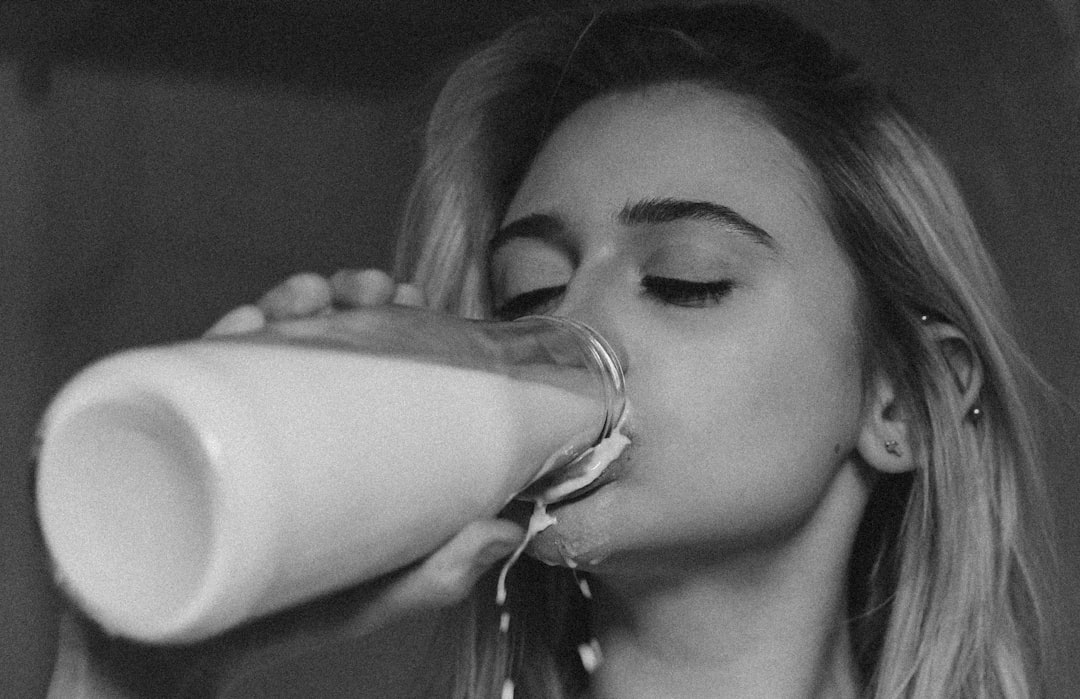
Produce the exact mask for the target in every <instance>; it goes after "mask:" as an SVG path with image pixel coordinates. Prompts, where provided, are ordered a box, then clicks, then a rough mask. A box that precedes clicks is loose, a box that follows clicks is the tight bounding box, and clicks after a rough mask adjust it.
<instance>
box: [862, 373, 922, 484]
mask: <svg viewBox="0 0 1080 699" xmlns="http://www.w3.org/2000/svg"><path fill="white" fill-rule="evenodd" d="M856 448H857V449H858V452H859V455H860V456H861V457H862V459H863V461H865V462H866V463H867V464H869V465H870V466H871V467H872V468H874V469H875V470H877V471H881V472H883V473H902V472H904V471H910V470H911V469H913V468H914V467H915V459H914V458H913V455H912V449H911V441H910V434H909V430H908V424H907V420H906V416H905V415H904V414H903V410H901V408H900V406H899V405H898V404H897V401H896V391H895V390H894V388H893V385H892V381H891V380H889V379H888V377H885V376H883V375H880V374H879V375H878V376H876V377H874V382H873V385H872V387H871V390H870V392H869V394H868V395H867V397H866V404H865V408H864V413H863V418H862V427H861V429H860V431H859V439H858V443H857V445H856Z"/></svg>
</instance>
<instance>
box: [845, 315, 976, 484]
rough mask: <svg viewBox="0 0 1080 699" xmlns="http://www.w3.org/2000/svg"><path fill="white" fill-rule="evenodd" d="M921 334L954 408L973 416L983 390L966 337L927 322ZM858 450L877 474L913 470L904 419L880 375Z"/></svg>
mask: <svg viewBox="0 0 1080 699" xmlns="http://www.w3.org/2000/svg"><path fill="white" fill-rule="evenodd" d="M923 330H924V332H925V333H927V335H928V336H929V337H930V339H931V341H932V342H933V343H935V344H936V345H937V349H938V351H939V352H940V356H941V357H942V359H943V360H944V361H943V365H944V368H945V371H946V373H947V376H946V381H947V382H948V383H949V384H950V385H951V387H952V389H953V390H954V391H955V393H954V394H953V398H954V400H955V403H954V404H955V405H956V406H957V407H958V409H959V410H960V411H961V412H962V414H963V415H964V416H968V417H970V416H973V414H974V413H973V412H972V411H973V409H974V408H977V407H978V405H977V402H978V399H979V393H980V392H981V391H982V387H983V366H982V362H981V361H979V358H978V354H977V353H976V352H975V350H974V348H973V347H972V345H971V342H970V341H969V340H968V339H967V336H966V335H964V333H963V332H961V331H960V330H959V329H958V328H957V327H956V326H954V325H952V324H950V323H944V322H938V321H928V322H925V323H924V324H923ZM857 448H858V451H859V455H860V456H862V458H863V459H864V460H865V461H866V463H868V464H870V466H872V467H873V468H875V469H877V470H878V471H882V472H885V473H900V472H903V471H909V470H911V469H913V468H914V467H915V461H914V459H913V458H912V449H911V441H910V429H909V426H908V423H907V420H906V417H905V416H904V415H903V411H902V410H901V408H900V406H899V405H898V403H897V401H896V391H895V388H894V386H893V382H892V380H891V379H889V378H888V377H887V376H885V375H884V374H883V373H880V372H879V373H878V375H876V376H875V377H874V381H873V383H872V386H871V389H870V392H869V395H867V396H866V400H865V407H864V413H863V422H862V428H861V430H860V432H859V440H858V444H857Z"/></svg>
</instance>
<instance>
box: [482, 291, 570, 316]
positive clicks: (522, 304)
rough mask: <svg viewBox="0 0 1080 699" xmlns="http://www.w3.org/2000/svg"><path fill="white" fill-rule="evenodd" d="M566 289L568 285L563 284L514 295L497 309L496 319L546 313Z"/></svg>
mask: <svg viewBox="0 0 1080 699" xmlns="http://www.w3.org/2000/svg"><path fill="white" fill-rule="evenodd" d="M564 291H566V285H565V284H562V285H559V286H545V287H541V288H539V289H532V290H530V291H526V292H523V293H520V294H518V295H517V296H512V297H510V298H509V299H507V300H506V301H505V302H504V303H503V304H502V305H500V306H498V307H497V308H496V309H495V312H494V316H495V319H496V320H513V319H514V318H520V317H521V316H524V315H530V314H541V313H546V312H548V311H549V310H551V309H552V308H554V306H555V303H556V302H557V301H558V299H559V297H560V296H562V294H563V292H564Z"/></svg>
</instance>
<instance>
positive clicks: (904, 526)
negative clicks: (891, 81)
mask: <svg viewBox="0 0 1080 699" xmlns="http://www.w3.org/2000/svg"><path fill="white" fill-rule="evenodd" d="M674 81H689V82H695V83H699V84H702V85H705V86H709V87H713V88H716V89H718V90H723V91H725V92H728V93H733V94H738V95H741V96H744V97H748V98H750V99H751V101H752V102H753V103H754V104H755V105H757V107H758V108H759V110H760V114H761V115H762V117H763V118H764V119H765V120H766V121H767V122H768V123H770V124H771V125H772V126H774V127H775V128H776V129H777V130H778V131H779V132H780V133H782V134H783V135H784V136H786V137H787V138H788V139H789V140H790V141H791V142H792V143H793V144H794V145H795V146H796V147H797V148H798V149H799V150H800V152H801V153H802V155H803V156H804V158H805V160H806V161H807V163H808V164H809V165H810V166H811V170H812V171H813V172H814V175H815V177H816V178H817V180H818V182H819V184H820V189H821V198H822V199H823V202H822V204H823V208H824V210H825V212H826V214H827V216H828V217H829V220H830V224H831V228H832V230H833V232H834V235H835V236H836V238H837V240H838V242H839V243H840V245H841V247H842V249H843V250H844V252H845V254H846V255H847V256H848V258H849V259H850V260H851V261H852V263H853V265H854V267H855V269H856V270H857V275H858V278H859V282H860V285H861V287H862V291H863V299H864V304H865V307H864V314H863V316H864V329H863V332H864V335H865V337H866V338H867V345H868V348H869V349H868V353H867V358H866V361H867V363H868V366H873V367H874V368H876V369H879V370H881V371H884V372H886V374H887V375H888V376H890V377H891V378H892V379H893V381H894V382H895V384H896V386H897V392H898V400H899V402H900V404H901V406H902V409H903V410H904V411H905V415H907V416H908V419H909V425H910V429H911V431H912V435H913V436H912V445H913V449H914V450H915V453H916V454H917V457H918V460H919V467H918V468H917V469H916V471H915V473H914V474H907V475H901V476H889V477H883V478H882V479H881V480H880V482H878V483H877V485H876V486H875V490H874V492H873V494H872V499H871V502H870V505H869V507H868V508H867V512H866V515H865V517H864V521H863V526H862V527H861V528H860V532H859V536H858V539H857V542H856V547H855V551H854V554H853V556H852V561H851V568H850V573H849V580H850V584H849V588H850V595H849V597H850V599H849V613H850V619H851V621H850V627H851V632H852V638H853V642H854V647H855V651H856V656H857V661H858V665H859V668H860V670H861V673H862V682H863V686H864V690H865V694H866V695H867V696H876V697H974V696H980V697H982V696H1001V697H1026V696H1032V695H1038V694H1040V693H1041V692H1042V691H1043V689H1042V688H1041V678H1040V674H1041V662H1042V650H1041V649H1042V636H1041V631H1040V630H1041V629H1042V628H1043V627H1044V625H1043V623H1042V619H1041V614H1040V598H1041V593H1040V583H1039V570H1040V566H1041V565H1042V563H1041V557H1040V556H1039V555H1038V554H1036V553H1034V552H1035V551H1037V548H1038V546H1037V545H1038V543H1039V542H1040V541H1044V540H1045V539H1046V537H1045V536H1044V532H1043V529H1042V527H1043V526H1044V525H1041V524H1040V523H1039V522H1037V521H1035V520H1034V517H1035V516H1037V514H1038V512H1039V511H1040V510H1041V509H1042V508H1040V507H1038V506H1037V504H1038V503H1039V501H1040V499H1041V498H1042V497H1043V496H1042V494H1041V491H1040V488H1039V485H1038V483H1039V479H1038V476H1037V473H1038V467H1039V459H1038V454H1037V449H1036V446H1035V445H1036V443H1037V441H1036V435H1035V433H1034V430H1033V426H1032V421H1031V418H1030V412H1029V411H1030V410H1031V408H1030V405H1031V403H1030V401H1031V399H1032V397H1033V396H1034V395H1035V394H1036V393H1037V389H1038V388H1039V386H1040V382H1039V379H1038V376H1037V373H1036V372H1035V371H1034V369H1033V367H1032V366H1031V364H1030V363H1029V362H1028V360H1027V359H1026V358H1025V356H1024V354H1023V352H1022V351H1021V349H1020V348H1019V347H1018V345H1017V343H1016V342H1015V341H1014V339H1013V337H1012V335H1011V334H1010V331H1009V328H1008V320H1007V318H1008V311H1007V304H1006V301H1005V298H1004V294H1003V292H1002V291H1001V285H1000V283H999V281H998V279H997V276H996V273H995V271H994V266H993V264H992V263H991V261H990V259H989V257H988V255H987V254H986V252H985V250H984V248H983V246H982V244H981V242H980V241H979V238H978V236H977V234H976V231H975V229H974V226H973V224H972V221H971V217H970V215H969V214H968V211H967V209H966V208H965V206H964V204H963V200H962V197H961V196H960V194H959V192H958V191H957V188H956V186H955V184H954V183H953V178H952V177H951V175H950V174H949V172H948V170H947V168H946V167H945V166H944V165H943V164H942V162H941V160H940V159H939V158H938V157H937V155H936V154H935V153H934V151H933V149H932V148H931V147H930V146H929V145H928V140H927V138H926V137H925V136H924V135H923V134H922V133H921V132H919V131H918V130H917V129H916V128H915V127H914V126H913V125H912V123H911V121H910V120H909V119H907V118H906V117H905V116H904V115H903V114H902V113H901V112H900V111H899V110H898V108H897V107H896V106H895V105H894V101H893V100H891V99H890V98H889V97H888V96H887V95H885V94H883V93H882V92H881V91H880V90H879V89H877V88H876V87H874V86H873V85H872V84H871V82H870V81H868V80H867V79H866V78H865V77H864V76H863V75H862V74H861V72H860V68H859V67H858V66H857V65H856V64H855V63H854V62H852V61H850V60H849V59H847V58H845V57H844V56H842V55H839V54H837V53H835V52H834V51H833V50H832V49H831V48H830V47H829V46H828V45H827V44H826V43H825V41H824V40H822V39H821V38H820V37H818V36H817V35H815V34H812V33H809V32H807V31H806V30H804V29H803V28H802V27H800V26H799V25H797V24H796V23H795V22H793V21H792V20H791V19H790V18H788V17H786V16H785V15H783V14H781V13H779V12H778V11H776V10H774V9H769V8H767V7H759V6H749V5H738V6H730V5H716V6H711V7H701V8H693V9H689V8H654V9H648V10H642V11H633V12H621V13H604V14H598V13H592V14H589V13H585V14H560V15H554V16H549V17H544V18H538V19H535V20H531V21H527V22H524V23H522V24H519V25H518V26H516V27H514V28H512V29H511V30H510V31H509V32H507V33H506V34H505V35H504V36H502V37H501V38H500V39H498V40H496V41H495V42H493V43H492V44H491V45H490V46H488V47H486V48H485V49H483V50H482V51H480V52H479V53H477V54H476V55H474V56H473V57H472V58H471V59H469V60H467V61H466V62H465V63H464V64H463V65H462V66H461V67H460V68H459V69H458V70H457V71H456V72H455V73H454V74H453V75H452V76H451V77H450V79H449V81H448V83H447V85H446V87H445V88H444V90H443V92H442V93H441V96H440V98H439V100H438V101H437V103H436V105H435V107H434V110H433V113H432V116H431V119H430V122H429V128H428V131H427V134H426V137H427V140H426V158H425V160H424V162H423V165H422V167H421V170H420V172H419V175H418V178H417V180H416V183H415V185H414V188H413V190H412V193H411V196H410V200H409V204H408V208H407V213H406V219H405V225H404V230H403V233H402V239H401V240H402V243H401V246H400V249H399V254H398V274H399V276H400V277H401V278H405V277H409V278H412V279H413V280H414V281H416V282H417V283H419V284H421V285H422V286H423V288H424V290H425V291H426V293H427V294H428V296H429V298H430V299H431V300H432V301H433V303H434V304H435V305H436V306H438V307H440V308H442V309H444V310H447V311H451V312H456V313H460V314H463V315H467V316H472V317H481V316H484V315H486V314H487V313H488V290H487V281H486V258H485V246H486V243H487V240H488V239H489V236H490V235H491V234H492V233H493V232H494V230H495V229H496V227H497V225H498V223H499V218H500V216H501V212H502V211H503V209H504V208H505V206H506V204H507V202H508V200H509V197H510V196H511V195H512V193H513V191H514V189H515V187H516V185H517V182H518V181H519V180H520V178H521V176H522V174H523V172H524V171H525V169H526V168H527V167H528V165H529V162H530V161H531V159H532V157H533V156H534V155H535V153H536V151H537V149H538V148H539V147H540V146H541V145H542V143H543V142H544V139H545V137H546V135H547V134H548V133H549V132H550V130H551V129H553V128H554V127H555V126H557V124H558V123H559V121H560V120H561V119H562V118H564V117H565V116H566V115H568V114H569V113H570V112H572V111H573V110H574V109H576V108H577V107H578V106H580V105H581V104H583V103H584V102H587V101H588V100H590V99H593V98H595V97H597V96H599V95H602V94H605V93H610V92H615V91H627V90H633V89H636V88H640V87H643V86H646V85H651V84H657V83H664V82H674ZM927 320H929V322H927ZM934 323H948V324H951V325H952V326H954V327H955V328H957V329H958V330H959V331H960V332H961V333H962V334H963V335H964V336H965V337H966V338H967V343H968V345H967V346H968V347H969V348H970V352H971V355H972V357H971V361H973V362H975V363H977V364H978V365H979V366H980V367H981V368H982V372H983V374H984V377H985V378H984V383H983V386H982V389H981V392H980V394H979V396H978V402H977V406H978V408H979V411H980V414H979V417H978V418H977V419H976V418H974V417H973V416H972V415H971V414H970V413H969V412H968V408H969V406H968V405H966V404H965V403H964V401H963V400H962V397H961V395H960V391H958V389H957V386H956V376H955V371H954V369H953V366H952V365H951V364H950V360H949V357H948V356H947V355H946V352H945V351H944V350H943V347H942V343H941V342H940V341H939V340H938V339H937V338H935V336H934V335H933V334H932V332H930V327H931V326H932V325H933V324H934ZM867 373H869V372H867ZM521 575H523V576H525V577H527V578H528V582H529V583H530V584H531V585H533V586H534V587H533V588H531V589H530V593H529V596H528V597H525V596H524V595H512V598H514V597H516V598H517V602H516V603H517V604H518V605H519V606H518V608H517V609H516V610H515V613H517V614H519V615H520V616H521V617H522V618H523V619H524V620H525V621H524V622H521V623H519V624H518V626H519V627H521V628H526V629H527V628H528V624H529V620H530V619H540V620H544V619H547V620H548V622H547V624H538V626H539V627H541V628H542V629H543V631H536V630H534V631H533V632H532V633H529V632H526V633H524V634H522V635H519V636H518V637H517V638H516V640H515V641H514V643H513V645H512V647H511V648H510V649H508V650H507V649H503V650H501V651H499V650H495V649H497V648H498V644H497V643H496V639H495V637H494V634H493V633H492V632H493V627H494V624H495V623H496V622H493V621H492V619H491V609H490V606H491V602H490V601H489V600H490V599H491V598H490V597H487V598H485V595H488V593H489V592H490V591H489V590H487V589H486V588H484V587H483V586H482V587H481V588H480V589H479V590H478V592H477V595H476V597H475V598H474V599H473V600H472V601H471V602H470V605H471V606H470V607H469V608H468V609H466V610H458V612H457V613H458V614H462V615H464V616H463V620H459V623H458V627H459V628H466V627H467V628H468V630H469V634H470V635H471V640H469V641H468V642H467V643H463V644H461V648H462V658H463V660H462V668H463V670H464V671H463V672H460V673H459V681H458V684H457V689H456V693H455V696H460V697H471V696H478V697H481V696H491V695H492V694H494V693H496V692H495V690H494V688H495V687H496V686H498V684H499V683H500V682H501V677H502V676H503V674H504V673H507V672H509V671H510V667H511V666H514V667H513V671H514V674H515V677H516V678H517V679H518V684H519V687H523V688H525V690H524V691H527V692H528V694H527V695H528V696H551V697H557V696H563V695H564V693H569V692H572V691H574V688H575V687H580V686H581V683H582V682H583V681H584V680H583V676H582V674H581V673H580V670H579V669H578V668H575V667H574V666H573V663H572V656H573V653H572V652H571V653H569V654H567V652H566V647H567V645H568V644H570V643H573V642H574V641H575V639H577V638H578V637H579V636H580V634H581V633H582V632H583V631H582V628H581V624H582V623H583V622H582V621H581V620H580V617H581V614H582V612H581V610H580V609H578V608H576V607H575V604H576V603H575V602H574V601H573V598H572V594H571V593H570V592H568V591H567V590H569V589H570V588H569V586H567V585H566V582H565V581H566V572H565V571H560V570H557V569H552V570H547V569H539V568H533V567H530V566H528V565H526V566H525V567H524V568H523V572H522V573H521ZM538 615H539V616H538ZM553 618H554V619H558V620H559V621H558V623H556V624H552V623H551V622H550V620H551V619H553ZM571 651H572V647H571ZM515 655H519V656H520V657H523V658H524V659H525V662H524V663H515V662H514V656H515ZM520 696H521V694H519V697H520Z"/></svg>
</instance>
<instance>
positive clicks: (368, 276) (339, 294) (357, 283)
mask: <svg viewBox="0 0 1080 699" xmlns="http://www.w3.org/2000/svg"><path fill="white" fill-rule="evenodd" d="M330 288H331V292H332V294H333V299H334V302H335V303H337V304H339V305H342V306H346V307H354V306H374V305H378V304H382V303H388V302H389V301H390V299H391V298H393V295H394V280H393V279H392V278H391V277H390V275H389V274H387V273H386V272H384V271H382V270H381V269H360V270H351V269H344V270H341V271H339V272H337V273H336V274H334V275H333V276H332V277H330Z"/></svg>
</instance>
